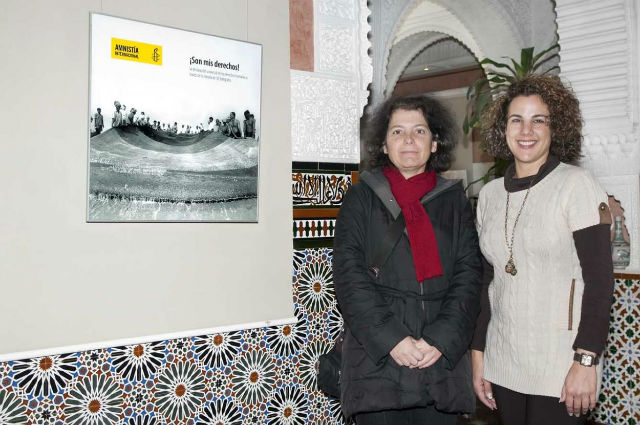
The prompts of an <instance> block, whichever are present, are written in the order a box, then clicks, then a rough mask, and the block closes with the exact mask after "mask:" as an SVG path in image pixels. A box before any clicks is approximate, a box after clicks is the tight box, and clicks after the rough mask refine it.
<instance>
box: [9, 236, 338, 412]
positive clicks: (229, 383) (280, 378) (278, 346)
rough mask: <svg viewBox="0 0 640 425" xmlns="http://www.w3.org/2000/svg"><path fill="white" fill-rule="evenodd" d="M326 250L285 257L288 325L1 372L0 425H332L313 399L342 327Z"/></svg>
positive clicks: (24, 364) (48, 360)
mask: <svg viewBox="0 0 640 425" xmlns="http://www.w3.org/2000/svg"><path fill="white" fill-rule="evenodd" d="M331 256H332V251H331V249H329V248H320V249H306V250H300V251H296V252H295V253H294V268H295V271H294V275H293V297H294V308H295V312H296V316H297V317H298V319H299V322H298V323H297V324H295V325H286V326H274V327H267V328H258V329H245V330H240V331H234V332H227V333H221V334H215V335H203V336H197V337H191V338H182V339H174V340H166V341H158V342H153V343H144V344H137V345H131V346H124V347H112V348H105V349H102V350H93V351H87V352H78V353H71V354H64V355H54V356H47V357H41V358H34V359H25V360H20V361H11V362H7V363H0V424H30V425H31V424H38V425H62V424H71V425H111V424H122V425H154V424H155V425H160V424H162V425H164V424H173V425H178V424H194V425H195V424H224V425H226V424H272V425H280V424H284V425H305V424H333V423H336V424H341V423H343V419H342V416H341V413H340V405H339V403H338V402H337V401H335V400H332V399H328V398H327V397H325V396H324V395H323V394H322V393H320V392H319V391H317V389H316V362H317V359H318V356H320V355H321V354H323V353H325V352H326V351H328V350H329V348H330V347H331V345H332V341H333V339H334V338H335V337H336V336H337V334H338V332H339V330H340V328H341V326H342V319H341V317H340V315H339V314H338V312H337V310H336V302H335V298H334V289H333V279H332V276H331Z"/></svg>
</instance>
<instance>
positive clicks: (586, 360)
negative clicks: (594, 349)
mask: <svg viewBox="0 0 640 425" xmlns="http://www.w3.org/2000/svg"><path fill="white" fill-rule="evenodd" d="M573 360H575V361H577V362H578V363H580V364H581V365H582V366H587V367H591V366H595V365H597V364H598V361H599V360H600V357H599V356H598V355H595V356H593V355H591V354H585V353H574V354H573Z"/></svg>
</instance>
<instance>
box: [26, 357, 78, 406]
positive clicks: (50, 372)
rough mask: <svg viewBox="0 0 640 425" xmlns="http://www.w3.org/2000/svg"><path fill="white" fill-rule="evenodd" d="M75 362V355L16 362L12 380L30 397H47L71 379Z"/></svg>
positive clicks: (76, 358)
mask: <svg viewBox="0 0 640 425" xmlns="http://www.w3.org/2000/svg"><path fill="white" fill-rule="evenodd" d="M77 361H78V356H77V355H76V354H64V355H61V356H47V357H39V358H34V359H26V360H17V361H15V362H13V380H14V381H15V382H16V383H17V384H18V387H20V389H22V390H23V391H24V392H25V393H26V394H28V395H30V396H33V397H40V396H43V397H48V396H49V395H51V394H56V393H58V392H60V391H61V390H62V389H63V387H64V384H65V382H66V381H68V380H70V379H71V378H73V375H74V373H75V372H76V362H77Z"/></svg>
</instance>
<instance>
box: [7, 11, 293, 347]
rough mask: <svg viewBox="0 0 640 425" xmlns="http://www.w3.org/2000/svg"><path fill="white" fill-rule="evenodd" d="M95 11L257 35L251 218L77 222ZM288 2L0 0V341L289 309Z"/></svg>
mask: <svg viewBox="0 0 640 425" xmlns="http://www.w3.org/2000/svg"><path fill="white" fill-rule="evenodd" d="M89 12H100V13H105V14H110V15H114V16H119V17H124V18H129V19H136V20H140V21H143V22H149V23H154V24H160V25H166V26H171V27H176V28H181V29H186V30H192V31H197V32H202V33H207V34H213V35H219V36H224V37H229V38H235V39H238V40H246V41H251V42H255V43H259V44H262V46H263V69H262V79H263V84H262V122H263V125H262V131H261V132H262V139H261V147H260V178H259V223H257V224H255V223H251V224H240V223H191V224H189V223H170V224H162V223H121V224H118V223H112V224H108V223H92V224H88V223H86V197H87V125H88V123H87V120H88V113H89V111H88V87H89V82H88V55H89ZM288 13H289V4H288V2H286V1H282V0H268V1H266V0H248V1H238V0H197V1H196V0H190V1H183V2H179V3H178V2H176V1H169V0H164V1H159V0H153V1H152V0H136V1H130V0H103V1H96V0H92V1H89V0H61V1H56V2H51V1H47V0H37V1H36V0H29V1H2V2H1V4H0V51H2V60H1V61H0V92H1V93H2V104H1V106H0V108H1V109H0V182H1V183H0V323H2V325H0V354H6V353H15V352H18V351H25V350H35V349H43V348H48V347H61V346H68V345H74V344H82V343H91V342H100V341H109V340H113V339H122V338H130V337H140V336H148V335H156V334H166V333H171V332H181V331H187V330H192V329H202V328H211V327H216V326H222V325H230V324H238V323H247V322H254V321H264V320H271V319H282V318H289V317H291V316H293V303H292V295H291V275H292V265H291V264H292V261H291V253H292V249H293V248H292V239H291V230H290V228H291V220H292V212H291V141H290V124H289V121H290V120H289V116H290V100H289V16H288Z"/></svg>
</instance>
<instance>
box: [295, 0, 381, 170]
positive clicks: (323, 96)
mask: <svg viewBox="0 0 640 425" xmlns="http://www.w3.org/2000/svg"><path fill="white" fill-rule="evenodd" d="M368 12H369V11H368V8H367V5H366V0H315V1H314V2H313V56H314V58H313V69H312V70H309V71H301V70H295V69H292V70H291V137H292V140H291V141H292V145H293V160H294V161H313V162H316V161H319V162H336V163H356V164H357V163H359V162H360V127H359V124H360V116H361V115H362V110H363V108H364V105H365V104H366V102H367V97H368V89H367V87H368V85H369V83H370V82H371V78H372V67H371V59H370V57H369V55H368V53H367V50H368V48H369V46H370V43H369V40H368V39H367V34H368V32H369V25H368V23H367V16H368Z"/></svg>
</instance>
